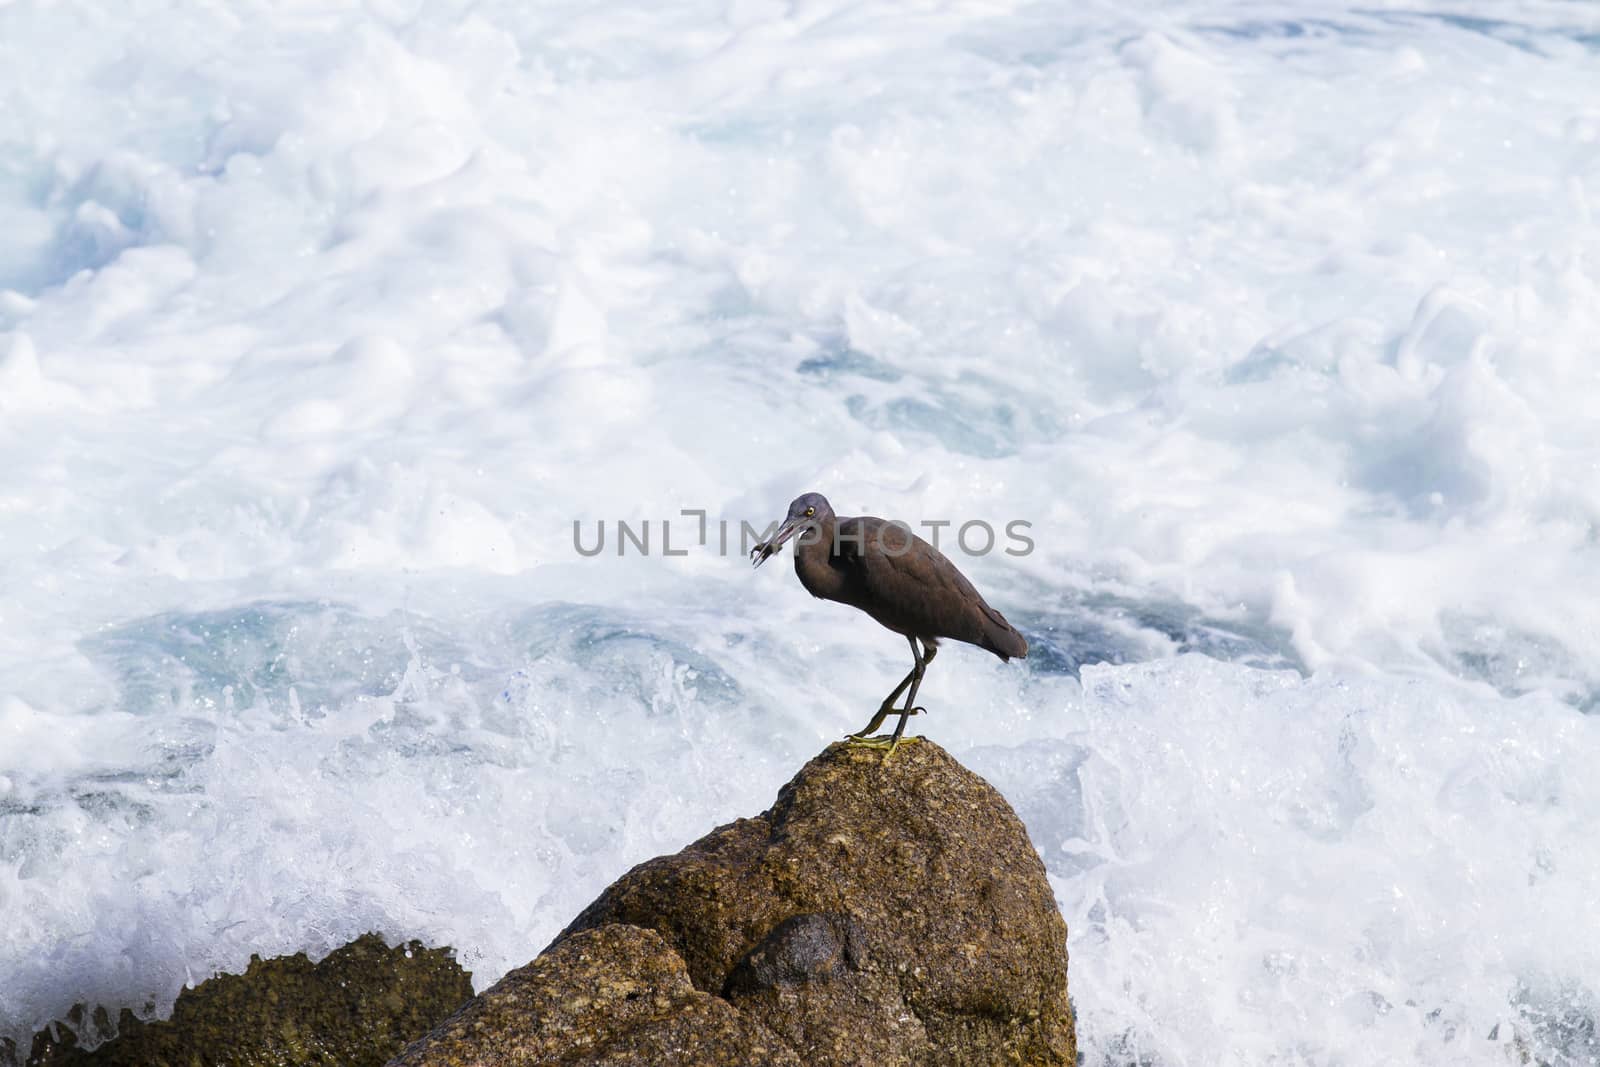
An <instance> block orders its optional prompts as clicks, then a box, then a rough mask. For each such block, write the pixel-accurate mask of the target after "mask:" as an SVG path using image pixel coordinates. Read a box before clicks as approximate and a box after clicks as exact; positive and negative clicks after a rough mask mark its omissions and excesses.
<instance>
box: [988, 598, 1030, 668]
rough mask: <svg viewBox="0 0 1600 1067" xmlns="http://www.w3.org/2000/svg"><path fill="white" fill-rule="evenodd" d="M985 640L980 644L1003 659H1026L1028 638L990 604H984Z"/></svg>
mask: <svg viewBox="0 0 1600 1067" xmlns="http://www.w3.org/2000/svg"><path fill="white" fill-rule="evenodd" d="M983 615H984V619H983V640H982V641H980V642H978V644H979V645H980V646H981V647H983V648H986V649H988V650H989V651H990V652H993V653H994V654H995V655H997V656H999V657H1000V658H1001V659H1003V660H1010V659H1013V658H1015V659H1025V658H1026V657H1027V655H1028V639H1027V638H1025V637H1023V636H1022V635H1021V634H1019V633H1017V628H1016V627H1015V626H1012V625H1011V624H1010V623H1009V622H1006V617H1005V616H1004V615H1002V614H1000V613H999V612H998V611H996V610H994V609H993V608H991V607H990V606H989V605H987V604H985V605H983Z"/></svg>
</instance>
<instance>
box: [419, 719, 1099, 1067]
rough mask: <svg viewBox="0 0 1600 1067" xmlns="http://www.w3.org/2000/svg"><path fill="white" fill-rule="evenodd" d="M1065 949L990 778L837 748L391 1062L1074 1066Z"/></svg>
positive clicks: (606, 904) (930, 753)
mask: <svg viewBox="0 0 1600 1067" xmlns="http://www.w3.org/2000/svg"><path fill="white" fill-rule="evenodd" d="M1066 936H1067V930H1066V924H1065V923H1064V922H1063V921H1062V919H1061V914H1060V912H1059V911H1058V910H1057V908H1056V904H1055V900H1054V898H1053V896H1052V894H1051V891H1050V886H1049V883H1048V881H1047V880H1046V878H1045V872H1044V865H1043V863H1041V862H1040V860H1039V856H1038V854H1037V853H1036V852H1035V851H1034V849H1033V846H1032V845H1031V844H1030V843H1029V841H1028V837H1027V833H1026V832H1025V831H1024V829H1023V827H1022V823H1021V822H1020V820H1018V818H1017V816H1016V814H1015V813H1014V812H1013V811H1012V810H1011V808H1010V807H1009V806H1008V805H1007V804H1006V802H1005V801H1004V800H1003V799H1002V798H1001V797H1000V795H999V794H998V793H997V792H995V790H994V789H993V788H991V787H990V786H989V785H988V783H986V782H984V781H983V780H982V779H981V778H979V777H978V776H977V775H975V774H973V773H972V772H970V771H968V770H966V769H965V768H964V767H962V766H961V765H960V764H959V763H957V762H956V761H955V760H954V759H952V758H951V757H950V756H949V755H948V754H947V753H946V752H945V751H944V750H943V749H941V748H939V747H938V746H937V745H934V744H932V743H931V742H928V741H921V742H919V743H917V744H913V745H908V746H905V747H904V748H902V749H901V750H900V751H898V752H896V753H895V755H894V757H893V759H891V760H888V761H887V762H886V761H884V759H883V754H882V753H881V752H879V751H874V750H870V749H863V748H855V747H850V746H846V745H844V744H836V745H831V746H829V747H828V748H827V749H826V750H825V751H823V753H822V754H821V755H819V756H818V757H817V758H816V759H814V760H812V761H811V762H810V763H809V764H807V765H806V766H805V767H804V768H803V769H802V770H801V771H800V773H799V774H798V775H797V776H796V777H795V778H794V780H793V781H791V782H790V783H789V784H788V785H786V786H784V788H783V789H782V790H781V791H780V792H779V794H778V798H777V801H776V803H775V804H774V805H773V806H772V808H771V810H769V811H767V812H765V813H763V814H762V815H760V816H758V817H756V818H754V819H740V820H738V821H737V822H734V823H731V824H729V825H727V826H723V827H720V828H718V829H717V830H714V831H712V832H711V833H710V834H708V835H706V836H705V837H703V838H701V839H700V840H699V841H696V842H695V843H694V844H692V845H690V846H689V847H687V848H685V849H684V850H683V851H682V852H679V853H678V854H676V855H673V856H663V857H659V858H657V859H654V860H650V861H649V862H647V863H643V864H641V865H639V866H638V867H635V868H634V869H633V870H632V871H630V872H628V873H627V874H626V875H624V876H623V877H622V878H620V879H619V880H618V881H617V882H616V883H614V884H613V885H612V886H611V887H610V888H609V889H607V890H606V891H605V893H603V894H602V895H601V896H600V898H599V899H597V900H596V901H595V902H594V903H593V904H591V905H589V907H588V908H586V909H584V911H583V912H582V913H581V914H580V915H579V916H578V917H577V918H576V919H575V920H574V921H573V922H572V924H571V925H570V926H569V927H568V928H567V929H566V930H565V931H563V932H562V933H561V935H560V936H559V937H557V939H556V940H555V942H554V943H553V944H552V945H551V946H550V947H549V948H548V949H546V950H545V953H544V954H543V955H541V956H540V957H539V958H538V959H537V960H535V961H534V962H533V963H531V964H529V965H528V966H526V967H524V968H522V969H520V970H518V971H515V972H513V973H512V974H510V975H508V976H507V977H506V979H505V980H503V981H502V982H501V983H500V984H499V985H497V986H495V987H494V988H493V989H491V990H489V991H488V992H486V993H485V994H484V995H483V996H482V997H479V998H477V999H476V1000H474V1001H472V1002H471V1003H469V1004H468V1005H467V1006H466V1007H465V1008H463V1009H462V1010H461V1011H460V1012H458V1013H457V1014H456V1015H455V1016H453V1017H452V1018H451V1019H450V1020H449V1021H448V1022H446V1023H445V1024H444V1025H443V1026H442V1027H440V1029H438V1030H436V1031H435V1032H434V1033H433V1034H430V1035H429V1036H428V1037H427V1038H425V1039H423V1040H422V1041H419V1042H417V1043H416V1044H414V1045H412V1046H411V1047H410V1048H408V1049H407V1050H406V1052H405V1053H404V1054H403V1055H402V1056H401V1057H400V1058H399V1059H397V1060H395V1061H394V1067H457V1065H469V1064H470V1065H474V1067H489V1065H496V1064H507V1063H513V1062H514V1063H517V1064H527V1065H530V1067H531V1065H536V1064H560V1065H562V1067H578V1065H598V1064H607V1065H612V1064H616V1065H621V1064H638V1065H641V1067H644V1065H649V1064H656V1063H669V1062H670V1063H673V1064H682V1065H704V1067H712V1065H722V1064H730V1065H731V1064H753V1063H772V1064H788V1063H804V1064H806V1065H808V1067H812V1065H815V1067H827V1065H846V1064H849V1065H855V1064H872V1065H880V1064H881V1065H889V1064H919V1065H920V1064H927V1065H933V1064H941V1065H943V1064H957V1065H959V1064H973V1065H976V1064H984V1065H988V1064H1010V1063H1015V1064H1063V1065H1066V1064H1074V1063H1075V1062H1076V1058H1077V1054H1076V1044H1075V1038H1074V1034H1073V1023H1072V1011H1071V1007H1070V1005H1069V1003H1068V1001H1067V946H1066ZM669 1053H670V1054H669Z"/></svg>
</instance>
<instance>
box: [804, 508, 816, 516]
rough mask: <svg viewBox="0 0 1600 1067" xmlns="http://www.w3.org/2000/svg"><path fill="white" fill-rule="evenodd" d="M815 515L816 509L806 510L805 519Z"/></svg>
mask: <svg viewBox="0 0 1600 1067" xmlns="http://www.w3.org/2000/svg"><path fill="white" fill-rule="evenodd" d="M816 513H817V509H816V508H806V518H808V519H809V518H810V517H811V516H813V515H815V514H816Z"/></svg>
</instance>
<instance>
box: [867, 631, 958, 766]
mask: <svg viewBox="0 0 1600 1067" xmlns="http://www.w3.org/2000/svg"><path fill="white" fill-rule="evenodd" d="M906 640H907V641H909V642H910V643H911V658H912V659H913V660H914V661H915V662H914V663H913V664H912V667H911V673H910V674H908V675H906V676H905V677H904V678H902V679H901V680H900V684H899V685H897V686H895V687H894V692H892V693H890V694H889V696H888V698H887V699H885V700H884V702H883V706H882V707H880V708H879V709H878V713H877V714H876V715H874V716H873V717H872V721H871V722H869V723H867V725H866V728H865V729H863V730H862V731H861V732H860V733H858V734H851V735H850V737H849V738H848V740H849V742H850V743H851V744H853V745H861V746H865V747H867V748H886V749H888V750H889V755H893V754H894V750H895V749H896V748H898V747H900V744H901V740H902V738H901V735H902V734H904V733H905V731H906V720H907V719H909V718H910V717H911V716H913V715H915V714H917V712H919V711H922V710H923V709H922V708H914V707H912V706H911V702H912V701H913V700H914V699H916V695H917V686H919V685H921V684H922V672H923V671H925V670H926V669H927V667H928V662H929V661H930V660H932V659H933V654H934V652H936V651H937V649H936V648H935V647H934V646H931V645H925V646H924V648H923V650H921V651H919V650H918V649H917V639H916V638H914V637H907V638H906ZM907 686H910V687H911V695H910V696H908V697H907V698H906V706H905V707H904V708H896V707H895V706H894V702H895V701H896V700H897V699H899V696H900V694H901V693H902V692H904V691H905V689H906V687H907ZM891 714H898V715H899V716H900V724H899V725H898V726H896V727H895V731H894V734H893V736H891V737H888V738H884V737H871V736H869V735H870V734H871V733H872V732H873V731H874V730H876V729H877V728H878V727H879V726H881V725H882V724H883V720H884V719H886V718H888V717H889V715H891ZM912 740H915V738H912ZM884 758H885V759H887V758H888V756H885V757H884Z"/></svg>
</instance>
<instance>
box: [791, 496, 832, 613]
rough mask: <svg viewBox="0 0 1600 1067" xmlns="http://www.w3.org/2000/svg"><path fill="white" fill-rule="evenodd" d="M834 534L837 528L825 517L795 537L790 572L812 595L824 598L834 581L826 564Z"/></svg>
mask: <svg viewBox="0 0 1600 1067" xmlns="http://www.w3.org/2000/svg"><path fill="white" fill-rule="evenodd" d="M837 533H838V527H837V526H836V525H835V523H834V520H833V517H832V516H829V517H828V518H825V519H821V520H819V521H818V522H817V525H816V526H815V527H814V528H812V529H810V530H806V531H804V532H802V534H801V535H800V536H798V537H796V538H795V546H794V572H795V574H797V575H799V577H800V584H801V585H803V586H805V587H806V589H807V590H808V591H809V592H810V593H811V595H813V596H820V597H825V596H827V595H828V594H829V592H831V585H832V583H833V582H834V581H836V580H837V575H835V574H834V571H833V567H832V566H831V565H830V563H829V560H830V559H831V558H832V557H833V544H834V540H835V538H836V536H837Z"/></svg>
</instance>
